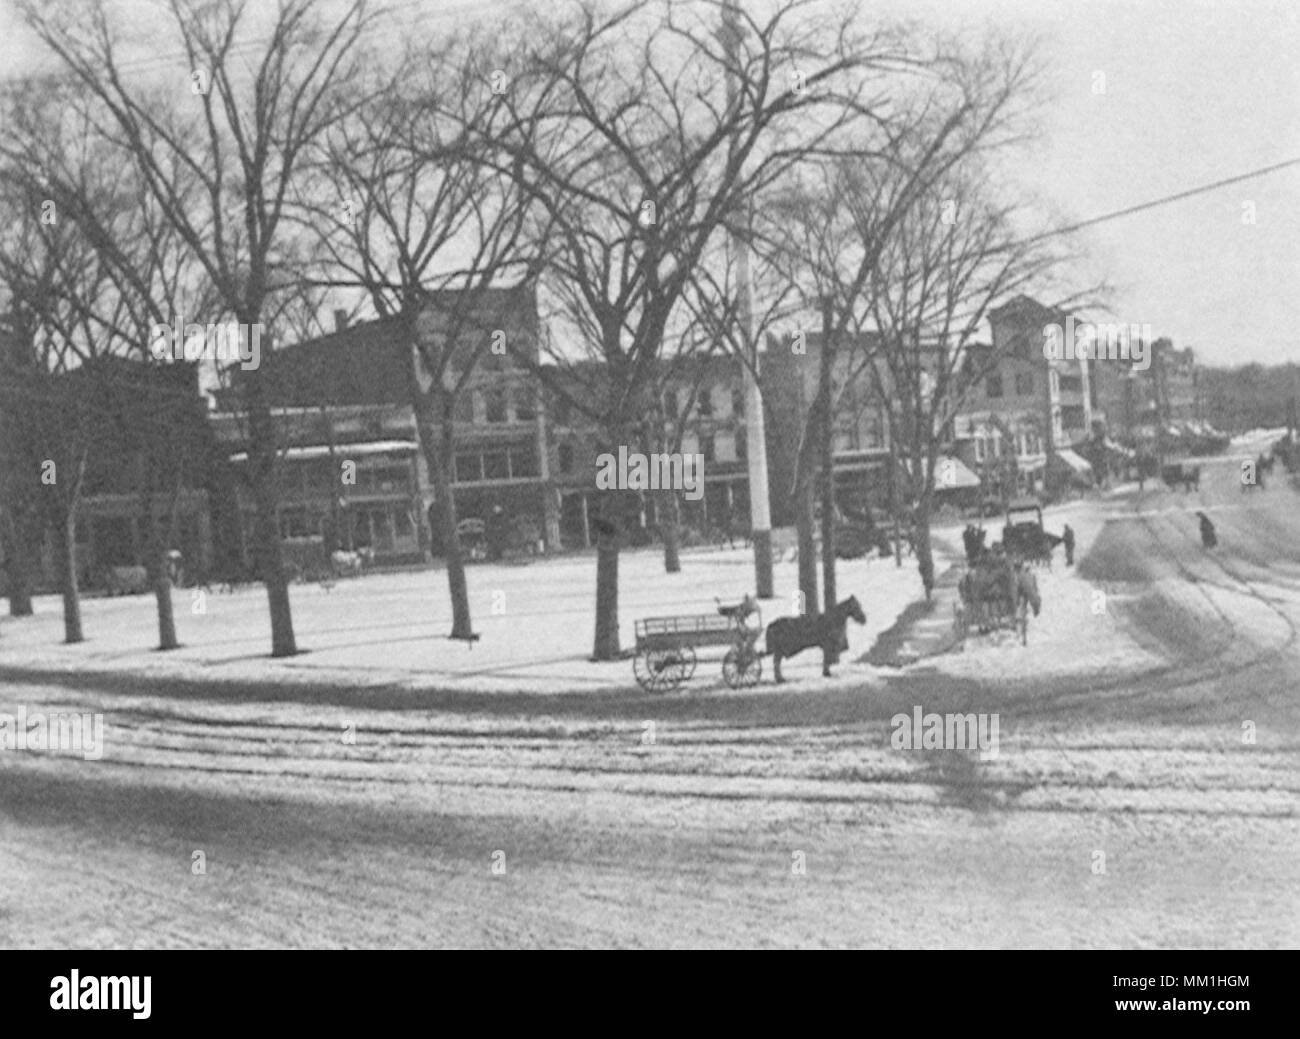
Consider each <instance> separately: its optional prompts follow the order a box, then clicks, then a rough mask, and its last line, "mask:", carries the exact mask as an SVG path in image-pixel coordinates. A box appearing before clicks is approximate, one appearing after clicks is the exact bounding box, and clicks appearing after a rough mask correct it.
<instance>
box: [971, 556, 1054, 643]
mask: <svg viewBox="0 0 1300 1039" xmlns="http://www.w3.org/2000/svg"><path fill="white" fill-rule="evenodd" d="M957 590H958V593H959V594H960V595H961V601H960V602H959V603H957V607H956V616H955V617H954V619H953V631H954V633H955V634H956V636H957V638H958V640H959V641H962V642H964V641H965V639H966V636H967V635H968V634H970V631H971V629H972V628H973V629H974V630H975V631H976V632H978V633H979V634H981V635H985V634H988V633H989V632H991V631H997V630H1000V629H1008V630H1011V631H1015V632H1016V633H1017V634H1018V635H1019V636H1020V644H1021V645H1022V646H1023V645H1028V644H1029V611H1030V610H1033V613H1034V616H1035V617H1037V616H1038V613H1039V611H1040V610H1041V609H1042V600H1041V599H1040V598H1039V595H1038V579H1037V578H1036V577H1035V576H1034V573H1033V571H1032V570H1030V569H1029V567H1028V566H1027V565H1026V564H1025V563H1024V562H1023V561H1022V560H1019V559H1014V558H1011V557H1008V556H1007V555H1006V554H1005V553H1004V552H1003V551H1002V550H1001V546H1000V545H997V546H994V548H993V549H992V550H991V551H989V552H986V553H985V554H984V555H982V556H981V557H980V558H979V560H978V561H977V562H976V563H975V565H974V566H972V567H971V568H970V569H969V570H967V571H966V573H965V575H963V577H962V579H961V583H960V584H959V585H958V586H957Z"/></svg>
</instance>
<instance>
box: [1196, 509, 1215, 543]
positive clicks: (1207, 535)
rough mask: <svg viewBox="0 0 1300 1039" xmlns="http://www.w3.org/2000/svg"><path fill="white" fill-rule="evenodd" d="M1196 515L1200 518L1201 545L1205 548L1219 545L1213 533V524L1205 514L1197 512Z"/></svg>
mask: <svg viewBox="0 0 1300 1039" xmlns="http://www.w3.org/2000/svg"><path fill="white" fill-rule="evenodd" d="M1196 515H1198V516H1200V517H1201V544H1202V545H1204V546H1205V547H1206V548H1214V546H1215V545H1217V544H1218V543H1219V538H1218V535H1216V534H1215V533H1214V524H1213V523H1211V522H1210V517H1209V516H1207V515H1205V513H1203V512H1198V513H1197V514H1196Z"/></svg>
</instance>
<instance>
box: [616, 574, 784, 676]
mask: <svg viewBox="0 0 1300 1039" xmlns="http://www.w3.org/2000/svg"><path fill="white" fill-rule="evenodd" d="M762 630H763V624H762V619H761V616H760V614H759V609H758V602H757V600H755V599H753V598H752V597H750V596H745V598H744V599H742V600H741V601H740V602H739V603H737V604H736V605H734V606H723V605H722V604H721V603H719V604H718V612H717V613H701V614H692V615H689V616H680V617H646V618H645V619H644V620H639V621H637V622H636V656H635V657H633V658H632V672H633V674H635V675H636V680H637V684H638V685H640V686H641V688H642V689H644V690H646V691H647V692H652V691H662V690H668V689H676V688H677V687H678V686H679V685H681V684H682V683H683V682H685V681H687V680H688V679H690V677H691V676H692V675H693V674H695V666H696V664H697V662H698V655H697V653H696V650H697V649H703V648H707V647H713V646H726V647H728V648H727V652H726V654H725V655H724V656H723V658H722V677H723V679H724V680H725V681H726V683H727V685H729V686H731V688H732V689H740V688H743V687H745V686H752V685H755V684H757V682H758V680H759V679H760V678H761V677H762V676H763V660H762V654H761V653H760V652H759V650H758V647H757V642H758V635H759V632H761V631H762Z"/></svg>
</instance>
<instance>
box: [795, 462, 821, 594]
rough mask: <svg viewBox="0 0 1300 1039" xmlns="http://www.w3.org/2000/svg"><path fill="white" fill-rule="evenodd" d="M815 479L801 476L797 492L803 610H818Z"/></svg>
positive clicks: (796, 512) (796, 523)
mask: <svg viewBox="0 0 1300 1039" xmlns="http://www.w3.org/2000/svg"><path fill="white" fill-rule="evenodd" d="M813 492H814V485H813V481H812V480H811V479H808V478H800V480H799V482H798V485H797V487H796V491H795V494H796V495H797V500H796V501H795V517H794V520H795V530H796V532H797V533H798V536H799V592H800V595H801V597H802V599H803V612H804V613H809V614H813V613H816V612H817V533H816V523H817V517H816V511H817V510H816V501H815V497H816V496H815V494H814V493H813Z"/></svg>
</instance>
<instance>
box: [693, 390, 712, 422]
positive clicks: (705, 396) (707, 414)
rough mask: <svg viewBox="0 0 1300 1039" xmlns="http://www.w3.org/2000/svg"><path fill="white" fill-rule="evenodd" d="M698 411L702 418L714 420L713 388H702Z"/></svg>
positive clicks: (697, 405) (697, 406)
mask: <svg viewBox="0 0 1300 1039" xmlns="http://www.w3.org/2000/svg"><path fill="white" fill-rule="evenodd" d="M697 400H698V403H697V404H696V409H697V410H698V411H699V413H700V418H713V388H712V387H711V386H701V387H700V392H699V396H698V398H697Z"/></svg>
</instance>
